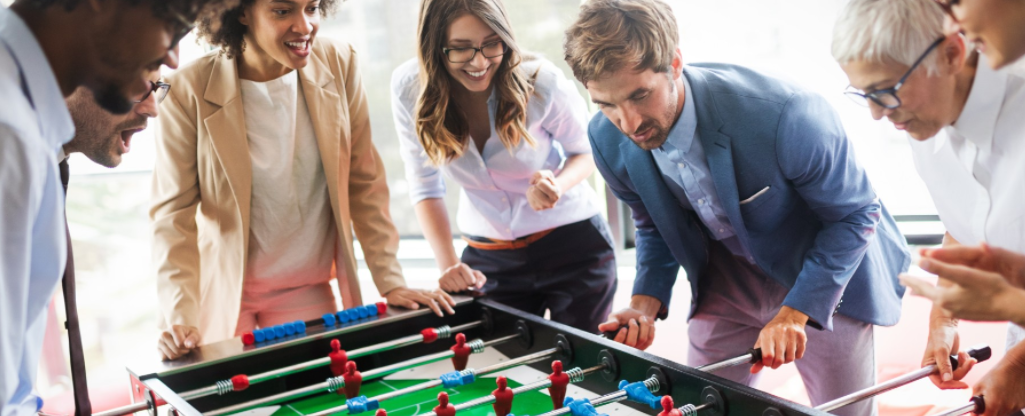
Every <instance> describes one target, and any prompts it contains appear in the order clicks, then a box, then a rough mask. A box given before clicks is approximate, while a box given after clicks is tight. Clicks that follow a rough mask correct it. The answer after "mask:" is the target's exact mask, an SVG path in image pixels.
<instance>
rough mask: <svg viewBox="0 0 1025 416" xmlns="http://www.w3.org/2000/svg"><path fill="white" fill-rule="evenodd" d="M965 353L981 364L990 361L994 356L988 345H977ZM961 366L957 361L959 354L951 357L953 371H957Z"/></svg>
mask: <svg viewBox="0 0 1025 416" xmlns="http://www.w3.org/2000/svg"><path fill="white" fill-rule="evenodd" d="M965 352H966V353H967V354H968V356H969V357H972V358H974V359H975V361H978V362H980V363H981V362H983V361H986V360H988V359H989V357H992V356H993V350H992V349H991V348H990V347H989V346H988V345H977V346H975V347H972V348H971V349H969V350H968V351H965ZM960 364H961V363H959V362H958V359H957V354H954V355H951V356H950V367H951V369H952V370H957V367H958V366H959V365H960Z"/></svg>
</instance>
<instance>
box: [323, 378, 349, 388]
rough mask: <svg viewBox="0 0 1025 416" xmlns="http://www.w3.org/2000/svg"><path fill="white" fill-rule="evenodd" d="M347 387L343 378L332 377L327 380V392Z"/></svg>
mask: <svg viewBox="0 0 1025 416" xmlns="http://www.w3.org/2000/svg"><path fill="white" fill-rule="evenodd" d="M343 387H345V379H344V378H342V377H340V376H339V377H331V378H329V379H327V391H336V390H340V389H341V388H343Z"/></svg>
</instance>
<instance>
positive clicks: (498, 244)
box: [463, 228, 555, 250]
mask: <svg viewBox="0 0 1025 416" xmlns="http://www.w3.org/2000/svg"><path fill="white" fill-rule="evenodd" d="M552 231H555V229H554V228H552V229H550V230H544V231H538V232H536V233H534V234H531V235H528V236H525V237H520V238H517V239H515V240H496V239H493V238H484V240H487V241H477V240H472V239H470V238H468V237H466V236H463V241H466V245H468V246H470V247H473V248H475V249H478V250H516V249H519V248H524V247H526V246H529V245H531V244H532V243H534V242H535V241H537V240H540V239H542V238H544V236H546V235H548V234H550V233H551V232H552Z"/></svg>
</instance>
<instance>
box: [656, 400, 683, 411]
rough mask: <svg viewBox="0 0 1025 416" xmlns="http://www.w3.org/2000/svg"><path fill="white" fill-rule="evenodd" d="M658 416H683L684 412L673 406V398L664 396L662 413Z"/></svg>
mask: <svg viewBox="0 0 1025 416" xmlns="http://www.w3.org/2000/svg"><path fill="white" fill-rule="evenodd" d="M658 416H683V412H680V409H677V408H676V405H674V404H673V398H672V397H669V396H662V411H661V412H658Z"/></svg>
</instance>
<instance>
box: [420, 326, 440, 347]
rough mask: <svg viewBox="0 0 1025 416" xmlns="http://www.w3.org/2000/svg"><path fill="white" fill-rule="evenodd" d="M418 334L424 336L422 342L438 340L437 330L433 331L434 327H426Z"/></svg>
mask: <svg viewBox="0 0 1025 416" xmlns="http://www.w3.org/2000/svg"><path fill="white" fill-rule="evenodd" d="M420 335H423V337H424V344H430V343H432V342H434V341H437V340H438V331H435V330H434V328H427V329H425V330H423V331H420Z"/></svg>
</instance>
